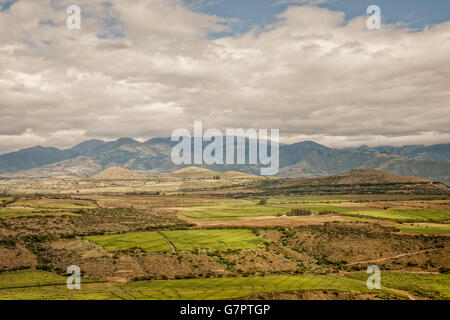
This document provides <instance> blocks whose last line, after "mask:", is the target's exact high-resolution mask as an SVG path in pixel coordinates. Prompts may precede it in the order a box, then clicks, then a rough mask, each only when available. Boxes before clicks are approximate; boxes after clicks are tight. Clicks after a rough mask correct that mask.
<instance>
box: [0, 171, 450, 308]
mask: <svg viewBox="0 0 450 320" xmlns="http://www.w3.org/2000/svg"><path fill="white" fill-rule="evenodd" d="M0 185H1V187H0V190H5V191H4V192H3V194H2V195H1V196H0V202H1V203H0V205H1V207H0V299H194V300H196V299H200V300H202V299H412V298H413V299H449V298H450V292H449V288H450V286H449V281H450V274H449V271H450V228H449V226H450V190H449V189H448V187H447V186H445V185H444V184H440V183H433V182H431V181H429V180H426V179H418V178H411V177H404V176H397V175H393V174H389V173H386V172H382V171H376V170H356V171H351V172H347V173H344V174H340V175H336V176H330V177H321V178H309V179H308V178H301V179H280V178H267V177H258V176H253V175H250V174H245V173H239V172H215V171H211V170H208V169H204V168H197V167H191V168H184V169H181V170H178V171H174V172H172V173H166V174H152V175H144V174H140V173H136V172H131V171H128V170H125V169H121V168H109V169H107V170H105V171H103V172H100V173H98V174H95V175H93V176H92V177H86V178H71V179H55V178H48V179H43V178H40V179H18V178H13V179H3V180H0ZM372 264H376V265H378V266H379V267H380V269H381V283H382V287H381V289H380V290H370V289H368V288H367V287H366V279H367V277H368V275H367V273H366V272H365V271H366V268H367V267H368V266H369V265H372ZM70 265H77V266H79V267H80V269H81V272H82V287H81V290H75V291H73V292H72V291H70V290H68V289H67V288H66V285H65V283H66V282H65V281H66V279H67V276H68V275H67V274H66V269H67V267H68V266H70Z"/></svg>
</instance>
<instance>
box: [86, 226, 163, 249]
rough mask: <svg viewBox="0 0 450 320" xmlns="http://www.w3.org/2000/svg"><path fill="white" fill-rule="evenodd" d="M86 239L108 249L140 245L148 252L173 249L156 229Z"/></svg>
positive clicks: (139, 246)
mask: <svg viewBox="0 0 450 320" xmlns="http://www.w3.org/2000/svg"><path fill="white" fill-rule="evenodd" d="M86 239H88V240H90V241H93V242H95V243H97V244H99V245H101V246H102V247H104V248H105V249H106V250H126V249H130V248H134V247H138V248H141V249H142V250H145V251H147V252H167V251H171V248H170V246H169V244H168V243H167V241H166V240H164V238H163V237H162V236H161V235H160V234H159V233H157V232H155V231H151V232H134V233H124V234H115V235H101V236H89V237H86Z"/></svg>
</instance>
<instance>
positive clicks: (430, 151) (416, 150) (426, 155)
mask: <svg viewBox="0 0 450 320" xmlns="http://www.w3.org/2000/svg"><path fill="white" fill-rule="evenodd" d="M347 150H358V151H361V150H366V151H378V152H382V153H388V154H395V155H399V156H403V157H407V158H411V159H416V160H439V161H445V160H450V143H447V144H436V145H432V146H423V145H410V146H403V147H391V146H380V147H374V148H370V147H367V146H362V147H359V148H351V149H347Z"/></svg>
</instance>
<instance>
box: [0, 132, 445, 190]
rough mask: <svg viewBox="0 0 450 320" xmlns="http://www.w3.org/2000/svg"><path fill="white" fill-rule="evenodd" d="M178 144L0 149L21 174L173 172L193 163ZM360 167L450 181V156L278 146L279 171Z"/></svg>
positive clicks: (2, 161)
mask: <svg viewBox="0 0 450 320" xmlns="http://www.w3.org/2000/svg"><path fill="white" fill-rule="evenodd" d="M175 144H176V142H171V141H170V138H156V139H150V140H148V141H145V142H143V143H141V142H139V141H136V140H133V139H131V138H121V139H119V140H116V141H111V142H103V141H100V140H90V141H86V142H83V143H81V144H79V145H77V146H75V147H73V148H71V149H66V150H58V149H56V148H43V147H34V148H29V149H24V150H21V151H18V152H14V153H10V154H5V155H1V156H0V173H2V174H3V175H4V174H5V173H8V172H10V173H14V175H15V176H17V175H19V174H21V175H22V176H25V177H27V176H33V177H36V175H39V172H41V173H42V174H41V175H42V176H43V177H48V176H60V175H61V174H63V173H64V174H69V175H77V176H86V175H92V174H95V173H97V172H100V171H101V170H104V169H107V168H110V167H120V168H124V169H128V170H133V171H141V172H149V171H153V172H172V171H175V170H177V169H180V168H183V167H186V166H189V165H186V166H176V165H174V164H173V162H172V161H171V158H170V154H171V150H172V147H173V146H174V145H175ZM447 146H448V145H437V146H436V147H435V148H434V147H433V146H431V147H424V148H426V149H427V150H428V151H427V152H430V154H431V151H433V150H434V151H433V152H434V154H435V155H434V156H433V157H438V153H439V152H440V153H439V154H440V157H442V158H445V157H446V153H445V150H446V148H447ZM383 148H387V147H383ZM392 148H393V149H391V152H394V151H393V150H394V149H395V148H394V147H392ZM383 150H384V149H383ZM399 150H400V149H399ZM430 150H431V151H430ZM438 150H440V151H439V152H438ZM398 153H402V154H409V155H411V156H412V155H416V156H417V157H419V155H420V154H422V155H423V149H421V148H419V147H414V146H410V148H403V151H398ZM224 154H225V152H224ZM247 156H248V148H247ZM420 157H422V156H420ZM430 157H431V156H430ZM203 167H204V168H207V169H211V170H214V171H220V172H224V171H241V172H246V173H250V174H259V166H258V165H212V166H207V165H204V166H203ZM33 168H35V170H34V169H33ZM359 168H370V169H380V170H384V171H388V172H391V173H396V174H400V175H406V176H417V177H422V178H427V179H431V180H434V181H441V182H444V183H446V184H449V185H450V161H448V160H445V161H443V160H420V159H411V158H408V157H405V156H401V155H398V154H390V153H386V152H378V151H377V150H374V149H369V148H367V147H366V148H364V147H362V148H361V150H355V149H352V150H345V149H333V148H328V147H325V146H322V145H320V144H317V143H315V142H311V141H306V142H300V143H295V144H291V145H281V146H280V170H279V176H280V177H290V178H292V177H319V176H329V175H334V174H339V173H342V172H346V171H350V170H354V169H359ZM28 169H33V170H31V171H29V170H28Z"/></svg>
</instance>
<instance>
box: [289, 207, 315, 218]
mask: <svg viewBox="0 0 450 320" xmlns="http://www.w3.org/2000/svg"><path fill="white" fill-rule="evenodd" d="M287 215H288V216H310V215H312V211H311V210H308V209H301V208H292V209H291V211H290V212H288V213H287Z"/></svg>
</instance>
